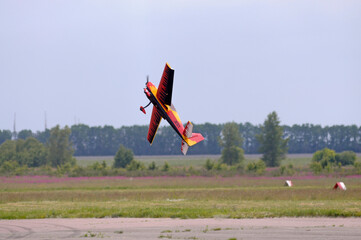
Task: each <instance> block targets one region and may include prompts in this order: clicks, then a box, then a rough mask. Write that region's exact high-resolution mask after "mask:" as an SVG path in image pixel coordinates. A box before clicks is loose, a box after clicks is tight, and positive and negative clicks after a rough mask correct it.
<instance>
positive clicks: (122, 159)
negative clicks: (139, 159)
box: [113, 144, 134, 168]
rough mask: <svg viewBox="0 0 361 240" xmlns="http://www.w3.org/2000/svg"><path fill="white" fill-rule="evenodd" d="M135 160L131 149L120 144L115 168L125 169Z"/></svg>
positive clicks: (115, 159) (115, 158)
mask: <svg viewBox="0 0 361 240" xmlns="http://www.w3.org/2000/svg"><path fill="white" fill-rule="evenodd" d="M133 159H134V154H133V151H132V150H131V149H128V148H126V147H124V146H123V145H122V144H120V146H119V149H118V151H117V153H116V154H115V157H114V164H113V167H114V168H125V167H126V166H127V165H128V164H129V163H130V162H131V161H132V160H133Z"/></svg>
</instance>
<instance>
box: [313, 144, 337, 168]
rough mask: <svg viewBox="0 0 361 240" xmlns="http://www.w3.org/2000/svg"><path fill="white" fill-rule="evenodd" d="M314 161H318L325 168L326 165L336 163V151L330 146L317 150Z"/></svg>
mask: <svg viewBox="0 0 361 240" xmlns="http://www.w3.org/2000/svg"><path fill="white" fill-rule="evenodd" d="M312 162H317V163H319V164H320V165H321V167H322V168H323V169H324V168H325V167H326V166H332V165H335V164H336V152H335V151H334V150H331V149H329V148H324V149H322V150H319V151H317V152H315V153H314V154H313V156H312Z"/></svg>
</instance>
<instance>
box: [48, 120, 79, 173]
mask: <svg viewBox="0 0 361 240" xmlns="http://www.w3.org/2000/svg"><path fill="white" fill-rule="evenodd" d="M70 133H71V131H70V128H69V127H68V126H65V127H64V128H63V129H60V127H59V125H57V126H56V127H54V128H52V129H51V130H50V137H49V140H48V143H47V148H48V161H49V162H50V163H51V165H52V166H53V167H58V166H61V165H64V164H66V163H70V164H71V165H75V159H74V158H73V153H74V150H73V147H72V145H71V143H70V141H69V136H70Z"/></svg>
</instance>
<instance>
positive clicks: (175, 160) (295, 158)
mask: <svg viewBox="0 0 361 240" xmlns="http://www.w3.org/2000/svg"><path fill="white" fill-rule="evenodd" d="M220 157H221V155H187V156H183V155H174V156H135V157H134V158H135V159H136V160H139V161H141V162H143V163H144V164H145V165H149V164H150V163H151V162H152V161H154V162H155V163H156V164H157V165H158V166H161V165H163V164H164V163H165V162H168V163H169V165H170V166H172V167H187V166H193V167H200V166H203V165H204V164H205V163H206V161H207V159H210V160H213V161H217V160H218V159H219V158H220ZM260 158H261V155H260V154H246V155H245V164H248V163H249V162H251V161H255V160H258V159H260ZM358 158H359V159H360V160H361V157H360V156H358ZM76 159H77V163H78V164H79V165H80V166H88V165H91V164H93V163H95V162H102V161H105V162H106V163H107V165H109V166H111V165H112V164H113V161H114V156H96V157H89V156H80V157H76ZM311 159H312V154H288V155H287V158H286V159H284V160H282V162H281V164H282V165H288V164H293V166H295V167H300V166H306V165H308V164H309V163H311Z"/></svg>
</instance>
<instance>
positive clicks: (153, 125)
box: [147, 106, 162, 144]
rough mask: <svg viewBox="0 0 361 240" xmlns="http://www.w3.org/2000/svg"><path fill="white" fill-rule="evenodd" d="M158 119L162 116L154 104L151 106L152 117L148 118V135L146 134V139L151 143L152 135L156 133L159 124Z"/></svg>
mask: <svg viewBox="0 0 361 240" xmlns="http://www.w3.org/2000/svg"><path fill="white" fill-rule="evenodd" d="M160 120H162V116H161V115H160V112H159V111H158V109H157V108H156V107H155V106H153V111H152V117H151V119H150V124H149V130H148V136H147V139H148V141H149V143H150V144H152V143H153V140H154V136H155V134H156V133H157V130H158V127H159V124H160Z"/></svg>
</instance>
